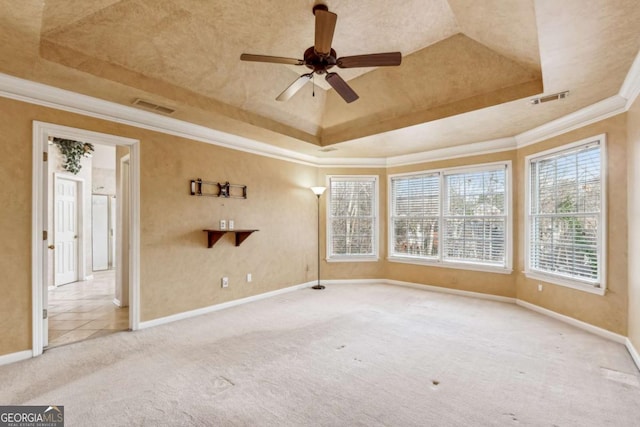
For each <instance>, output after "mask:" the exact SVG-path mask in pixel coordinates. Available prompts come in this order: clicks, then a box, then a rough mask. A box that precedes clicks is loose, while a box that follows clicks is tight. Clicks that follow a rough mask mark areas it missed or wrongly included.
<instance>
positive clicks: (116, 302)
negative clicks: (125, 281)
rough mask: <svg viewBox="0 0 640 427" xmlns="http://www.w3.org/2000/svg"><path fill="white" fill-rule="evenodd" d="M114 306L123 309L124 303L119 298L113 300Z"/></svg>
mask: <svg viewBox="0 0 640 427" xmlns="http://www.w3.org/2000/svg"><path fill="white" fill-rule="evenodd" d="M113 305H115V306H116V307H122V303H121V302H120V300H119V299H118V298H114V299H113Z"/></svg>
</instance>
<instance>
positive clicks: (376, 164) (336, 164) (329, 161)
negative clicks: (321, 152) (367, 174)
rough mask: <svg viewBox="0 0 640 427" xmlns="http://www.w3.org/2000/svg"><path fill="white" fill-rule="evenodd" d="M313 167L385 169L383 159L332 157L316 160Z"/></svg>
mask: <svg viewBox="0 0 640 427" xmlns="http://www.w3.org/2000/svg"><path fill="white" fill-rule="evenodd" d="M315 165H316V166H319V167H321V168H385V167H386V166H387V159H386V158H385V157H332V158H322V157H319V158H316V160H315Z"/></svg>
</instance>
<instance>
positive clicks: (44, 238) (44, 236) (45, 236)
mask: <svg viewBox="0 0 640 427" xmlns="http://www.w3.org/2000/svg"><path fill="white" fill-rule="evenodd" d="M47 239H49V233H47V230H43V231H42V240H47Z"/></svg>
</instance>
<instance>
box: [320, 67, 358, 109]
mask: <svg viewBox="0 0 640 427" xmlns="http://www.w3.org/2000/svg"><path fill="white" fill-rule="evenodd" d="M325 80H326V81H327V82H328V83H329V84H330V85H331V87H332V88H334V89H335V90H336V92H338V95H340V96H341V97H342V99H344V100H345V101H346V102H347V104H348V103H350V102H353V101H355V100H356V99H358V98H359V96H358V94H357V93H355V92H354V91H353V89H351V86H349V85H348V84H347V82H345V81H344V80H343V79H342V77H340V76H339V75H338V74H336V73H327V77H325Z"/></svg>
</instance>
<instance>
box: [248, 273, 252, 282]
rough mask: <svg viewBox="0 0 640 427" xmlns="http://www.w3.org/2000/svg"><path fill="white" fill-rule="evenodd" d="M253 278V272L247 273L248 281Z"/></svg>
mask: <svg viewBox="0 0 640 427" xmlns="http://www.w3.org/2000/svg"><path fill="white" fill-rule="evenodd" d="M251 280H253V278H252V277H251V273H247V282H250V281H251Z"/></svg>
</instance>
